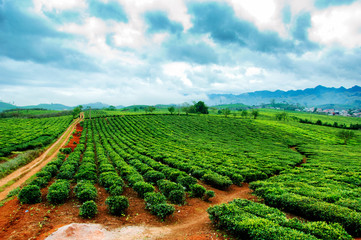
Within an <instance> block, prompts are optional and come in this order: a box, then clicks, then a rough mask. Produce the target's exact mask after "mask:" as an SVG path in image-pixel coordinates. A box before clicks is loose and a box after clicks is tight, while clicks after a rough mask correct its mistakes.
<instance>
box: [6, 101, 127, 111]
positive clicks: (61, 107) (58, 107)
mask: <svg viewBox="0 0 361 240" xmlns="http://www.w3.org/2000/svg"><path fill="white" fill-rule="evenodd" d="M82 106H83V108H84V109H85V108H88V107H91V108H92V109H102V108H107V107H109V106H110V105H109V104H104V103H101V102H96V103H87V104H83V105H82ZM123 107H124V106H116V108H118V109H120V108H123ZM16 108H21V109H31V108H43V109H47V110H56V111H63V110H72V109H73V108H74V107H69V106H65V105H63V104H54V103H51V104H38V105H29V106H16V105H13V104H10V103H4V102H1V101H0V112H1V111H4V110H9V109H16Z"/></svg>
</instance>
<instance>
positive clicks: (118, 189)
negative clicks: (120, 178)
mask: <svg viewBox="0 0 361 240" xmlns="http://www.w3.org/2000/svg"><path fill="white" fill-rule="evenodd" d="M122 193H123V187H122V186H119V185H113V186H111V187H110V188H109V194H110V195H112V196H120V195H122Z"/></svg>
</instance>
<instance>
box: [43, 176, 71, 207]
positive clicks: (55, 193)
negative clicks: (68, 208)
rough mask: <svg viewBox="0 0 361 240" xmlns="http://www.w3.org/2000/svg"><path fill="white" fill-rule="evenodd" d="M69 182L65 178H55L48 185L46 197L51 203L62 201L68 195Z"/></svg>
mask: <svg viewBox="0 0 361 240" xmlns="http://www.w3.org/2000/svg"><path fill="white" fill-rule="evenodd" d="M69 192H70V183H69V182H68V181H67V180H57V181H56V182H55V183H53V184H52V185H51V186H50V187H49V191H48V195H47V199H48V201H49V202H50V203H52V204H60V203H64V202H65V200H66V199H67V198H68V197H69Z"/></svg>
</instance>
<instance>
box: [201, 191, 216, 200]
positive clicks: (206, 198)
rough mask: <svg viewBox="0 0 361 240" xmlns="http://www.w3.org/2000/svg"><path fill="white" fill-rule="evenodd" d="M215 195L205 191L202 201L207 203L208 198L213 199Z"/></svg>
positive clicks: (212, 192)
mask: <svg viewBox="0 0 361 240" xmlns="http://www.w3.org/2000/svg"><path fill="white" fill-rule="evenodd" d="M215 195H216V194H215V193H214V191H212V190H207V191H206V193H205V194H204V197H203V200H204V201H208V200H209V199H210V198H212V197H214V196H215Z"/></svg>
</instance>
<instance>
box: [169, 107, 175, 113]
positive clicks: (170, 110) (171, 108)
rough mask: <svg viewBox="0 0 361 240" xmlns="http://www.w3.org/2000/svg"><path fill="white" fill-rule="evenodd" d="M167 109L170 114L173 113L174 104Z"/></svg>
mask: <svg viewBox="0 0 361 240" xmlns="http://www.w3.org/2000/svg"><path fill="white" fill-rule="evenodd" d="M168 111H169V112H170V114H173V113H174V111H175V107H174V106H170V107H169V108H168Z"/></svg>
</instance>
